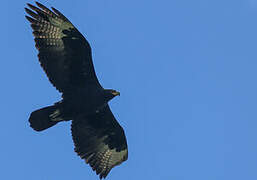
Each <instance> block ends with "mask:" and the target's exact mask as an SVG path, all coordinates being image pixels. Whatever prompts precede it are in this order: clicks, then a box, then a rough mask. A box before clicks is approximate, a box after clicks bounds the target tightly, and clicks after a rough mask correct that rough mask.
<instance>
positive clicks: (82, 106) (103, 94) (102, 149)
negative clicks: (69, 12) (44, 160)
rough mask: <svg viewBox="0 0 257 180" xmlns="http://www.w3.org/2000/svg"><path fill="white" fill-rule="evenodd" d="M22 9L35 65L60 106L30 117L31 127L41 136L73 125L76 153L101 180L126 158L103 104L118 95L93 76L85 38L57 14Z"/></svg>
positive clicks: (124, 147) (119, 129) (41, 7)
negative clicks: (58, 97)
mask: <svg viewBox="0 0 257 180" xmlns="http://www.w3.org/2000/svg"><path fill="white" fill-rule="evenodd" d="M36 4H37V6H38V7H35V6H33V5H31V4H28V7H29V8H30V9H28V8H25V10H26V12H27V13H28V15H30V16H26V18H27V19H28V21H29V22H30V23H31V27H32V29H33V35H34V37H35V43H36V48H37V49H38V51H39V53H38V59H39V61H40V64H41V66H42V68H43V69H44V71H45V73H46V74H47V76H48V79H49V80H50V82H51V83H52V84H53V85H54V86H55V87H56V89H57V90H58V91H59V92H60V93H62V100H61V101H59V102H56V103H55V104H54V105H53V106H48V107H45V108H42V109H39V110H36V111H34V112H32V113H31V115H30V118H29V122H30V126H31V127H32V128H33V129H34V130H36V131H43V130H45V129H47V128H49V127H52V126H54V125H55V124H57V123H58V122H61V121H69V120H72V125H71V132H72V138H73V141H74V145H75V152H77V154H78V155H79V156H80V157H81V158H82V159H85V161H86V163H88V164H90V166H91V167H92V169H93V170H94V171H96V174H99V176H100V179H102V178H105V177H106V176H107V175H108V173H109V172H110V170H111V169H112V168H113V167H114V166H117V165H119V164H121V163H122V162H123V161H125V160H127V158H128V149H127V141H126V137H125V134H124V131H123V129H122V127H121V126H120V125H119V123H118V122H117V121H116V119H115V117H114V116H113V114H112V112H111V110H110V107H109V105H108V101H110V100H111V99H112V98H114V97H115V96H117V95H120V93H119V92H118V91H116V90H112V89H104V88H103V87H102V86H101V85H100V83H99V81H98V79H97V77H96V74H95V70H94V67H93V62H92V55H91V48H90V45H89V43H88V42H87V40H86V39H85V38H84V36H83V35H82V34H81V33H80V32H79V31H78V30H77V29H76V28H75V27H74V26H73V25H72V23H71V22H70V21H69V20H68V19H67V18H66V17H65V16H64V15H63V14H62V13H61V12H59V11H58V10H57V9H55V8H52V10H50V9H48V8H47V7H45V6H44V5H42V4H40V3H38V2H36Z"/></svg>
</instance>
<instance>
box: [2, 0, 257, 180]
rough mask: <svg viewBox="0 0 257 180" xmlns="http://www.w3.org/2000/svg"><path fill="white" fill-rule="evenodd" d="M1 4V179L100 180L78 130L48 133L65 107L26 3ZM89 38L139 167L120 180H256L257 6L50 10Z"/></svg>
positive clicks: (98, 4)
mask: <svg viewBox="0 0 257 180" xmlns="http://www.w3.org/2000/svg"><path fill="white" fill-rule="evenodd" d="M27 2H29V3H33V1H28V0H27V1H24V0H19V1H7V0H4V1H1V5H2V8H1V12H0V13H1V14H0V15H1V21H2V24H1V28H0V32H1V42H0V48H1V61H0V68H1V70H0V81H1V88H0V89H1V90H0V92H1V93H0V100H1V102H0V111H1V126H0V141H1V148H0V152H1V153H0V169H1V173H0V179H10V180H16V179H21V180H23V179H24V180H25V179H26V180H71V179H76V180H86V179H87V180H89V179H90V180H91V179H92V180H94V179H98V177H97V176H96V175H95V172H93V171H92V170H91V168H90V167H89V166H88V165H86V164H85V163H84V161H83V160H81V159H80V158H79V157H78V156H77V155H76V153H75V152H74V150H73V142H72V138H71V133H70V122H66V123H59V124H58V125H57V126H55V127H53V128H50V129H48V130H46V131H44V132H41V133H38V132H35V131H33V130H32V129H31V128H30V127H29V123H28V117H29V115H30V113H31V112H32V111H34V110H36V109H39V108H41V107H45V106H48V105H52V104H53V103H54V102H57V101H59V100H60V94H59V93H58V92H57V91H56V90H55V88H53V86H52V85H51V84H50V83H49V81H48V79H47V77H46V75H45V74H44V72H43V70H42V69H41V68H40V66H39V63H38V60H37V50H36V49H35V47H34V41H33V37H32V30H31V28H30V26H29V23H28V22H27V21H26V19H25V18H24V15H25V12H24V7H25V6H26V3H27ZM40 2H41V3H43V4H44V5H46V6H47V7H51V6H53V7H55V8H57V9H58V10H60V11H61V12H62V13H64V14H65V16H66V17H67V18H69V19H70V21H71V22H72V23H73V24H74V25H75V26H76V27H77V28H78V29H79V30H80V32H81V33H82V34H83V35H84V36H85V37H86V38H87V39H88V41H89V42H90V44H91V47H92V49H93V60H94V65H95V69H96V73H97V75H98V78H99V80H100V82H101V84H102V85H103V86H104V87H105V88H114V89H117V90H119V91H120V92H121V96H120V97H117V98H115V99H113V100H112V101H111V102H110V106H111V109H112V111H113V113H114V115H115V116H116V118H117V119H118V121H119V122H120V124H121V125H122V127H123V128H124V130H125V133H126V137H127V141H128V148H129V159H128V161H126V162H125V163H123V164H122V165H121V166H118V167H115V168H114V169H113V170H112V171H111V173H110V174H109V175H108V177H107V179H112V180H121V179H122V180H131V179H134V180H137V179H147V180H162V179H166V180H242V179H246V180H256V179H257V83H256V82H257V80H256V77H257V71H256V69H257V34H256V33H257V0H212V1H210V0H194V1H192V0H140V1H138V0H129V1H120V0H72V1H70V0H69V1H68V0H51V1H45V0H41V1H40Z"/></svg>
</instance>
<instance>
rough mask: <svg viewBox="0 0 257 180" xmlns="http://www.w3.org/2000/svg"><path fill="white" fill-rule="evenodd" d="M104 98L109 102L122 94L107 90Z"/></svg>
mask: <svg viewBox="0 0 257 180" xmlns="http://www.w3.org/2000/svg"><path fill="white" fill-rule="evenodd" d="M104 96H105V98H106V99H107V101H109V100H111V99H112V98H114V97H115V96H120V92H118V91H116V90H113V89H105V90H104Z"/></svg>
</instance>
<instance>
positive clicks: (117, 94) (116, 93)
mask: <svg viewBox="0 0 257 180" xmlns="http://www.w3.org/2000/svg"><path fill="white" fill-rule="evenodd" d="M112 94H113V95H114V96H120V92H118V91H115V92H113V93H112Z"/></svg>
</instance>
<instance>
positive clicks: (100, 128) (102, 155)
mask: <svg viewBox="0 0 257 180" xmlns="http://www.w3.org/2000/svg"><path fill="white" fill-rule="evenodd" d="M71 131H72V138H73V141H74V144H75V151H76V152H77V154H78V155H79V156H80V157H81V158H82V159H85V161H86V163H89V164H90V166H91V167H92V169H93V170H94V171H96V174H99V176H100V179H102V178H105V177H106V176H107V175H108V173H109V172H110V170H111V169H112V168H113V167H114V166H116V165H119V164H121V163H122V162H123V161H126V160H127V158H128V149H127V141H126V137H125V134H124V131H123V129H122V127H121V126H120V125H119V123H118V122H117V121H116V119H115V117H114V116H113V114H112V112H111V110H110V108H109V106H108V105H107V106H106V107H104V108H103V109H102V110H101V111H99V112H97V113H96V114H93V115H89V116H86V117H85V116H80V117H78V118H77V119H74V120H73V121H72V125H71Z"/></svg>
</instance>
